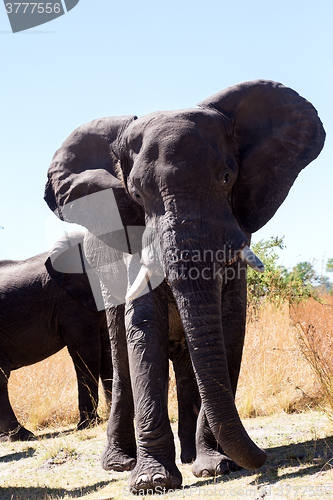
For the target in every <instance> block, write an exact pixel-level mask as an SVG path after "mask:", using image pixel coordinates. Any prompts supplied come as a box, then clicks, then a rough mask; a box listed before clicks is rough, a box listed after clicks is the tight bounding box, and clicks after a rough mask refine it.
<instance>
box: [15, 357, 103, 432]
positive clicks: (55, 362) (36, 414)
mask: <svg viewBox="0 0 333 500" xmlns="http://www.w3.org/2000/svg"><path fill="white" fill-rule="evenodd" d="M8 389H9V398H10V401H11V405H12V407H13V410H14V413H15V415H16V417H17V419H18V421H19V422H20V423H21V424H23V425H24V426H25V427H27V428H28V429H29V430H31V431H35V430H38V429H42V428H44V427H50V426H59V425H65V426H66V425H70V424H72V423H78V421H79V410H78V391H77V380H76V374H75V370H74V365H73V362H72V359H71V357H70V356H69V354H68V351H67V349H66V348H64V349H62V350H61V351H60V352H58V353H57V354H54V355H53V356H51V357H49V358H47V359H45V360H44V361H41V362H40V363H36V364H35V365H32V366H26V367H23V368H20V369H19V370H15V371H13V372H12V373H11V375H10V378H9V384H8ZM99 392H100V398H99V399H100V402H99V408H98V411H99V414H100V416H101V417H102V418H103V417H104V416H105V415H106V413H107V408H106V404H105V399H104V395H103V391H102V390H100V391H99Z"/></svg>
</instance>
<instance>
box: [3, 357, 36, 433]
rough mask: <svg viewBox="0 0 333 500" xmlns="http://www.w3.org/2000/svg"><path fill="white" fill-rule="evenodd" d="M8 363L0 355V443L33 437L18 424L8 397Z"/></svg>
mask: <svg viewBox="0 0 333 500" xmlns="http://www.w3.org/2000/svg"><path fill="white" fill-rule="evenodd" d="M9 375H10V362H9V360H8V358H7V356H5V355H4V354H1V353H0V441H26V440H28V439H33V438H34V437H35V436H34V435H33V434H32V432H30V431H28V430H27V429H25V428H24V427H23V426H22V425H20V424H19V422H18V421H17V418H16V417H15V414H14V412H13V409H12V407H11V404H10V402H9V397H8V380H9Z"/></svg>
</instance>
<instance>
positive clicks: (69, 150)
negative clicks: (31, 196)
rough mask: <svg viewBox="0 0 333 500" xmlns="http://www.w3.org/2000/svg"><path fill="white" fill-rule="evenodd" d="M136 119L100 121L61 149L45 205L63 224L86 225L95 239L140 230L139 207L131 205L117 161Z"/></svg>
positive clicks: (82, 129)
mask: <svg viewBox="0 0 333 500" xmlns="http://www.w3.org/2000/svg"><path fill="white" fill-rule="evenodd" d="M135 119H136V116H123V117H110V118H101V119H98V120H94V121H92V122H90V123H87V124H85V125H82V126H81V127H79V128H77V129H76V130H75V131H74V132H73V133H72V134H71V135H70V136H69V137H68V138H67V139H66V140H65V142H64V143H63V144H62V146H61V147H60V148H59V149H58V151H57V152H56V153H55V155H54V157H53V160H52V164H51V166H50V168H49V171H48V181H47V184H46V187H45V195H44V199H45V201H46V203H47V204H48V206H49V207H50V208H51V210H52V211H53V212H55V213H56V215H57V216H58V217H59V218H60V219H62V220H65V221H67V222H76V223H78V224H81V225H83V226H84V227H86V228H88V229H89V230H90V231H92V232H93V233H94V234H96V232H97V233H98V234H104V233H106V232H111V231H112V230H119V229H122V228H123V226H126V225H131V224H133V225H134V224H135V221H136V219H137V218H138V217H139V214H138V208H137V207H138V205H137V204H136V205H137V206H134V202H133V203H132V204H129V203H128V199H129V197H128V195H127V193H126V192H125V189H124V187H123V185H122V183H121V182H120V181H119V180H118V178H117V163H118V159H117V156H116V155H115V152H117V149H118V147H119V146H118V144H119V141H120V138H121V136H122V133H123V131H124V130H125V129H126V127H127V126H128V125H129V124H130V123H131V122H132V121H133V120H135ZM124 198H126V200H124ZM119 207H120V209H119ZM123 207H126V210H124V208H123Z"/></svg>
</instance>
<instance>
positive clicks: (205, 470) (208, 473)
mask: <svg viewBox="0 0 333 500" xmlns="http://www.w3.org/2000/svg"><path fill="white" fill-rule="evenodd" d="M209 476H211V474H210V472H209V471H208V470H207V469H204V470H203V471H202V473H201V477H209Z"/></svg>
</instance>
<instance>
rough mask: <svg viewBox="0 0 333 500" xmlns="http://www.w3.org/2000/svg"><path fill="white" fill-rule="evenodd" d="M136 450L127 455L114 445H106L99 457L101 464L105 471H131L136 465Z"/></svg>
mask: <svg viewBox="0 0 333 500" xmlns="http://www.w3.org/2000/svg"><path fill="white" fill-rule="evenodd" d="M135 455H136V449H134V450H133V451H131V452H129V453H127V452H124V451H123V450H121V449H120V448H119V447H117V446H115V445H114V444H112V445H111V446H110V445H107V446H106V448H105V450H104V451H103V454H102V457H101V464H102V467H103V469H105V470H115V471H118V472H124V471H128V470H133V469H134V467H135V464H136V458H134V457H135Z"/></svg>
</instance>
